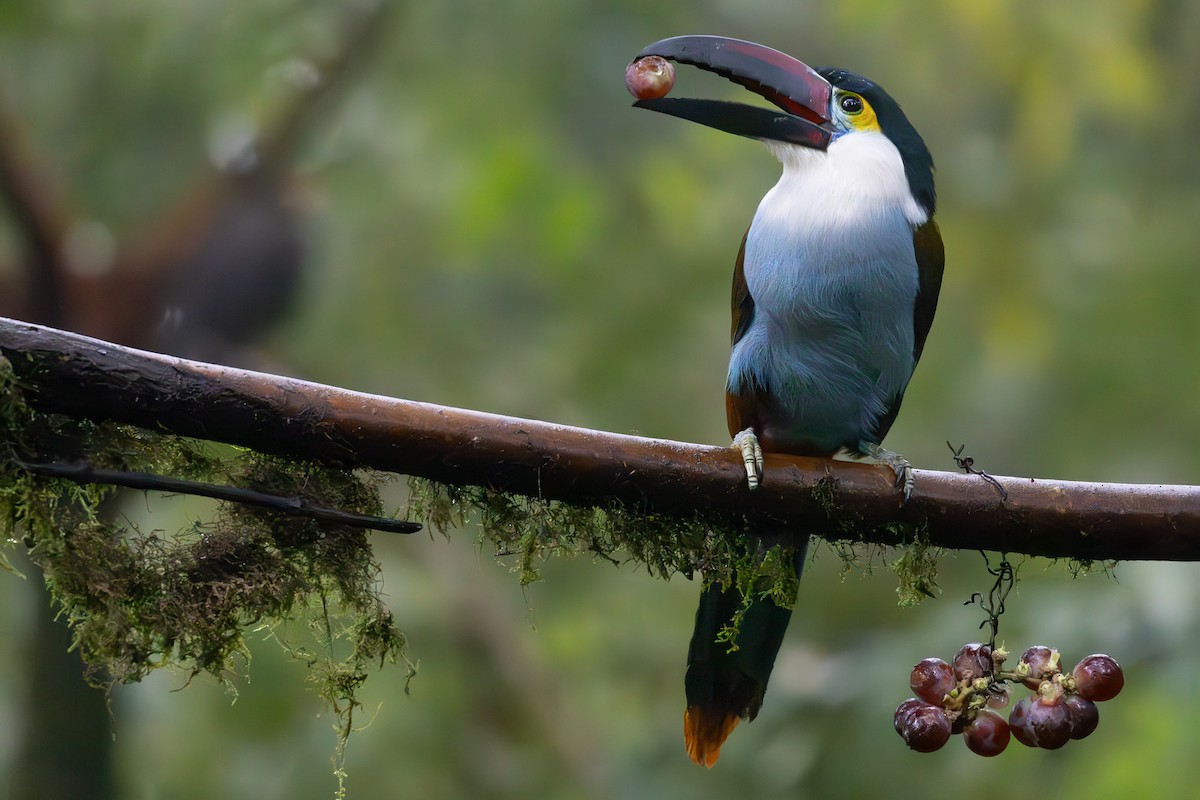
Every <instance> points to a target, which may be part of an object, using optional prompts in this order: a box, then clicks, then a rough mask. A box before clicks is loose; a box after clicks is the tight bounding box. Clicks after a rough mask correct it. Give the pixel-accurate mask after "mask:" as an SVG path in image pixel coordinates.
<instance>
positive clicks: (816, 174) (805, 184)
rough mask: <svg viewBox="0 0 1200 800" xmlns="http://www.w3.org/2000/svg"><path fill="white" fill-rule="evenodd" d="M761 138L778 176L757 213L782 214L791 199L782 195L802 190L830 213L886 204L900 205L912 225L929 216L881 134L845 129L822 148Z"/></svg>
mask: <svg viewBox="0 0 1200 800" xmlns="http://www.w3.org/2000/svg"><path fill="white" fill-rule="evenodd" d="M764 143H765V144H766V145H767V148H768V149H769V150H770V151H771V152H772V153H773V154H774V155H775V157H776V158H777V159H779V162H780V163H781V164H783V175H782V176H781V177H780V179H779V183H778V184H776V185H775V188H773V189H772V190H771V191H770V192H769V193H768V194H767V196H766V197H764V198H763V202H762V205H761V206H760V207H759V214H760V215H762V214H763V213H764V212H766V213H769V214H770V213H779V214H787V213H788V207H789V205H790V203H788V202H787V201H786V200H785V198H789V197H792V196H795V195H805V196H807V197H809V198H813V199H814V200H815V201H816V202H820V203H822V204H823V205H825V206H826V212H827V213H828V214H829V215H830V216H831V217H834V218H837V217H840V216H842V215H843V214H851V215H856V214H862V213H864V212H866V213H868V214H869V213H871V211H872V210H873V208H880V207H887V208H893V209H894V208H900V209H902V210H903V212H904V216H905V218H906V219H907V220H908V222H909V224H911V225H912V226H914V227H916V226H918V225H921V224H923V223H925V222H927V221H928V220H929V214H928V213H926V212H925V209H923V208H922V207H921V205H920V204H919V203H918V202H917V201H916V199H915V198H914V197H913V196H912V191H911V190H910V189H909V186H908V178H907V176H906V175H905V174H904V161H903V160H902V159H901V158H900V151H899V150H897V149H896V146H895V145H894V144H892V142H891V140H889V139H888V138H887V137H886V136H884V135H883V134H882V133H879V132H877V131H857V132H854V133H847V134H844V135H842V136H839V137H838V138H836V139H834V140H833V142H831V143H830V145H829V149H828V150H826V151H824V152H822V151H820V150H813V149H811V148H808V147H803V146H801V145H795V144H786V143H783V142H771V141H765V142H764ZM763 221H764V222H768V221H769V219H764V220H763Z"/></svg>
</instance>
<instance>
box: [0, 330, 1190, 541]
mask: <svg viewBox="0 0 1200 800" xmlns="http://www.w3.org/2000/svg"><path fill="white" fill-rule="evenodd" d="M0 353H3V355H4V356H5V357H6V358H7V359H8V361H9V362H10V363H11V365H12V368H13V370H14V372H15V373H16V375H17V377H18V380H19V381H20V383H21V385H22V386H23V387H25V388H26V389H27V391H28V399H29V401H30V402H31V403H32V404H33V405H35V406H36V407H38V408H40V409H42V410H44V411H50V412H57V413H62V414H67V415H69V416H74V417H83V418H88V419H93V420H115V421H119V422H125V423H131V424H134V425H140V426H142V427H147V428H153V429H155V430H162V431H167V432H170V433H175V434H179V435H184V436H192V437H198V438H203V439H211V440H215V441H221V442H227V443H230V444H237V445H240V446H243V447H250V448H254V449H257V450H262V451H264V452H269V453H275V454H280V455H288V456H292V457H301V458H311V459H318V460H322V461H326V462H332V463H337V464H342V465H351V466H364V467H372V468H375V469H381V470H387V471H391V472H400V473H404V474H409V475H418V476H422V477H426V478H431V479H434V480H438V481H443V482H447V483H453V484H469V485H478V486H488V487H491V488H495V489H501V490H504V491H509V492H515V493H518V494H524V495H528V496H536V497H542V498H545V499H551V500H562V501H565V502H569V503H574V504H603V503H606V502H609V501H612V500H617V501H620V502H623V503H626V504H629V505H632V506H634V507H637V508H640V509H644V510H646V511H654V512H659V513H668V514H689V513H692V512H694V511H701V512H720V513H735V514H741V515H745V516H746V517H747V518H749V519H752V520H755V521H757V522H759V523H765V524H770V525H772V526H778V527H782V528H786V529H788V530H791V531H797V532H800V535H809V534H815V535H818V536H823V537H826V538H831V539H856V540H861V541H870V542H880V543H889V544H890V543H896V542H898V541H901V540H902V539H904V538H906V537H911V535H912V528H911V527H909V528H908V530H907V532H906V531H905V530H904V528H903V527H900V526H898V525H897V523H902V524H906V525H907V526H914V525H915V526H920V528H921V530H923V532H924V533H925V534H926V535H927V536H928V539H929V541H930V542H931V543H932V544H934V545H937V546H941V547H949V548H964V549H985V550H998V551H1006V552H1009V553H1025V554H1029V555H1039V556H1053V557H1071V558H1079V559H1162V560H1176V561H1184V560H1200V488H1198V487H1190V486H1157V485H1133V484H1109V483H1080V482H1071V481H1052V480H1040V479H1038V480H1035V479H1031V478H1006V477H1001V476H995V477H996V479H997V480H998V481H999V482H1000V484H1001V485H1002V486H1003V487H1004V489H1005V490H1006V491H1007V492H1008V499H1007V500H1006V501H1002V500H1001V498H1000V495H999V493H998V492H997V491H996V487H995V486H993V485H991V484H990V483H988V482H986V481H985V480H983V479H982V478H981V477H980V476H979V475H977V474H973V475H965V474H960V473H946V472H931V471H926V470H918V471H917V473H916V480H917V490H916V492H915V493H914V495H913V497H912V499H911V500H910V501H909V502H908V503H907V504H905V505H903V506H901V505H900V503H899V498H898V496H897V494H896V493H895V492H894V491H893V489H892V485H891V484H892V482H891V473H890V472H888V471H887V470H885V469H882V468H878V467H872V466H868V465H864V464H855V463H846V462H839V461H829V460H825V459H815V458H794V457H783V456H768V458H767V466H766V480H765V481H764V483H763V486H762V487H761V488H760V489H759V490H757V491H755V492H753V493H751V492H749V491H748V490H747V489H746V488H745V485H744V476H743V472H742V466H741V464H740V458H739V457H737V456H735V454H734V453H733V452H732V451H731V450H730V449H729V448H726V447H711V446H705V445H697V444H686V443H681V442H673V441H665V440H658V439H648V438H643V437H637V436H626V435H621V434H614V433H605V432H601V431H594V430H587V429H583V428H574V427H568V426H563V425H554V424H551V423H546V422H537V421H534V420H526V419H518V418H513V417H505V416H498V415H493V414H486V413H481V412H476V411H467V410H462V409H454V408H447V407H443V406H436V405H431V404H427V403H417V402H412V401H408V400H399V399H394V398H388V397H381V396H378V395H370V394H362V393H358V392H352V391H348V390H345V389H338V388H334V387H330V386H322V385H319V384H314V383H308V382H304V381H298V380H294V379H291V378H284V377H280V376H275V375H268V374H264V373H257V372H249V371H245V370H239V369H233V368H230V367H223V366H217V365H213V364H205V363H201V362H196V361H187V360H183V359H177V358H173V357H169V356H162V355H157V354H154V353H148V352H144V351H139V350H133V349H130V348H125V347H120V346H117V345H113V344H111V343H108V342H103V341H100V340H96V339H90V338H88V337H84V336H80V335H78V334H72V333H67V332H63V331H58V330H55V329H52V328H47V327H43V326H39V325H33V324H28V323H23V322H18V321H14V320H7V319H2V318H0Z"/></svg>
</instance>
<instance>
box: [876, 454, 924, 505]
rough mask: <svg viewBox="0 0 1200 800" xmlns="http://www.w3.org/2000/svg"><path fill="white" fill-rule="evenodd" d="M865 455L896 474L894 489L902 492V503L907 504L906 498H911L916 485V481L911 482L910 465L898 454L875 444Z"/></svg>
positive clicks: (911, 470)
mask: <svg viewBox="0 0 1200 800" xmlns="http://www.w3.org/2000/svg"><path fill="white" fill-rule="evenodd" d="M867 455H868V456H870V457H871V458H872V459H874V461H875V462H876V463H879V464H882V465H884V466H885V467H888V468H890V469H891V470H892V472H894V473H896V484H895V485H896V488H897V489H900V490H901V491H903V492H904V502H906V503H907V502H908V498H909V497H911V496H912V491H913V487H914V486H915V485H916V481H914V480H913V468H912V464H910V463H908V459H907V458H905V457H904V456H902V455H900V454H899V453H893V452H892V451H891V450H884V449H883V448H882V447H880V446H879V445H877V444H873V445H869V446H868V447H867Z"/></svg>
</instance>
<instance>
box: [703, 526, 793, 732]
mask: <svg viewBox="0 0 1200 800" xmlns="http://www.w3.org/2000/svg"><path fill="white" fill-rule="evenodd" d="M807 549H808V546H807V541H806V542H805V543H804V545H802V546H801V547H799V548H798V549H797V550H796V552H795V553H794V562H795V567H796V576H797V578H799V576H800V572H801V570H802V569H803V567H804V560H805V554H806V552H807ZM794 599H795V598H793V600H794ZM742 606H743V597H742V593H741V592H740V591H738V589H737V587H733V586H731V587H729V588H727V589H722V588H721V587H719V586H708V587H706V588H705V589H704V590H703V591H702V592H701V594H700V607H699V608H698V609H697V610H696V626H695V629H694V631H693V633H692V642H691V645H690V646H689V648H688V670H687V678H686V679H685V683H684V686H685V690H686V693H687V703H688V707H689V708H698V709H699V710H700V711H701V712H702V713H703V715H704V717H706V718H708V719H711V720H720V719H724V718H725V717H726V716H728V715H730V714H732V715H736V716H738V717H741V718H744V719H747V720H752V719H754V718H755V717H756V716H757V715H758V710H759V708H760V707H761V706H762V701H763V694H764V693H765V692H766V689H767V681H768V680H769V679H770V677H771V670H772V668H774V666H775V657H776V656H777V655H778V654H779V648H780V646H781V645H782V644H783V636H784V634H785V633H786V632H787V626H788V622H789V621H790V620H791V616H792V611H791V609H790V608H780V607H779V606H778V605H776V604H775V602H774V601H772V600H771V599H769V598H754V599H752V600H751V602H750V605H749V606H748V607H747V608H746V610H745V613H744V614H743V615H742V619H741V623H740V625H739V626H738V631H737V636H736V638H735V639H734V643H735V644H736V646H737V649H735V650H733V651H732V652H730V647H731V643H730V642H728V641H717V638H718V636H719V635H720V632H721V631H722V629H724V628H725V627H726V626H728V625H729V624H730V622H731V621H732V620H733V619H734V617H735V615H736V614H737V613H738V612H739V611H740V610H741V609H742Z"/></svg>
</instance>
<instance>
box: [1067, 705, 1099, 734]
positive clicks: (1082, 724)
mask: <svg viewBox="0 0 1200 800" xmlns="http://www.w3.org/2000/svg"><path fill="white" fill-rule="evenodd" d="M1063 705H1064V706H1066V709H1067V722H1068V723H1070V726H1071V738H1072V739H1082V738H1084V737H1085V736H1087V735H1089V734H1090V733H1091V732H1092V731H1094V730H1096V726H1097V725H1099V724H1100V709H1098V708H1096V704H1095V703H1093V702H1092V701H1091V700H1085V699H1083V698H1082V697H1080V696H1079V695H1077V694H1069V695H1067V696H1066V697H1064V698H1063Z"/></svg>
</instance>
